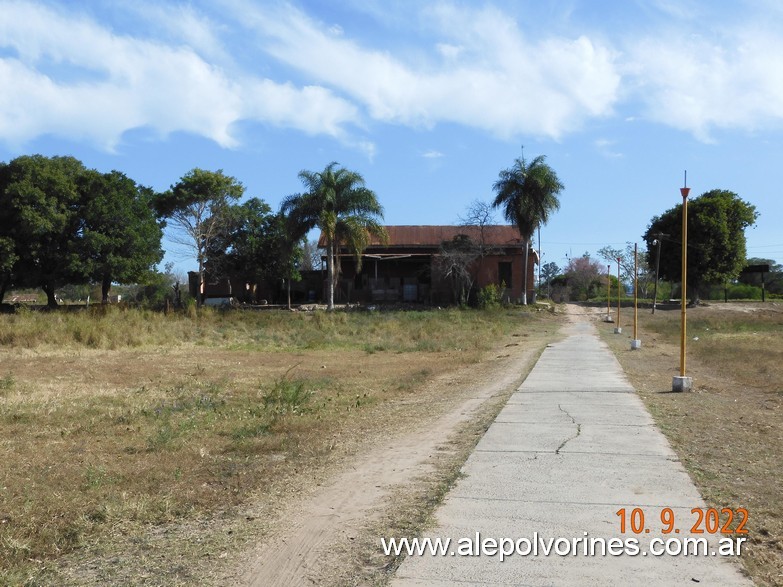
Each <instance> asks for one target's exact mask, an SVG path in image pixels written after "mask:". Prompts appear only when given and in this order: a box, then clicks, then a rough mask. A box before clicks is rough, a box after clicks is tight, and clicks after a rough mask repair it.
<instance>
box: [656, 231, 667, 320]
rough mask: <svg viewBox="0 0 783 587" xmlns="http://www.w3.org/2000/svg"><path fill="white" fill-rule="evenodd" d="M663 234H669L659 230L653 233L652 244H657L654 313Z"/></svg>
mask: <svg viewBox="0 0 783 587" xmlns="http://www.w3.org/2000/svg"><path fill="white" fill-rule="evenodd" d="M665 236H669V235H668V234H664V233H662V232H659V233H658V234H656V235H655V240H654V241H653V244H654V245H658V252H657V253H656V255H655V289H654V290H653V307H652V313H653V314H655V306H656V305H657V304H658V272H659V271H660V268H661V240H662V239H663V237H665Z"/></svg>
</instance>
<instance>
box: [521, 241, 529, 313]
mask: <svg viewBox="0 0 783 587" xmlns="http://www.w3.org/2000/svg"><path fill="white" fill-rule="evenodd" d="M528 248H529V245H528V239H525V273H524V274H523V281H522V305H523V306H527V256H528Z"/></svg>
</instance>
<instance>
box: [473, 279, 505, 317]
mask: <svg viewBox="0 0 783 587" xmlns="http://www.w3.org/2000/svg"><path fill="white" fill-rule="evenodd" d="M504 289H505V284H501V285H500V286H498V285H495V284H494V283H490V284H489V285H485V286H484V287H482V288H481V289H480V290H479V292H478V306H479V308H481V309H482V310H495V309H497V308H499V307H500V306H501V305H502V303H503V290H504Z"/></svg>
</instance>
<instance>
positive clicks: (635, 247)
mask: <svg viewBox="0 0 783 587" xmlns="http://www.w3.org/2000/svg"><path fill="white" fill-rule="evenodd" d="M638 247H639V245H637V244H636V243H634V245H633V339H634V340H638V339H639V337H638V336H637V334H638V332H639V294H638V293H637V292H638V290H639V257H638V255H639V250H638Z"/></svg>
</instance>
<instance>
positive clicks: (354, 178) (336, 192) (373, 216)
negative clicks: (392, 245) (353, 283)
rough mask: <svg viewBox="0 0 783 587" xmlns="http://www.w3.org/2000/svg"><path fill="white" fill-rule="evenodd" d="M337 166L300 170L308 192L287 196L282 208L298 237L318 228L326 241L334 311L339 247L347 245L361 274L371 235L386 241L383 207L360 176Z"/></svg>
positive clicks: (328, 277) (333, 164)
mask: <svg viewBox="0 0 783 587" xmlns="http://www.w3.org/2000/svg"><path fill="white" fill-rule="evenodd" d="M337 165H338V164H337V163H335V162H332V163H330V164H329V165H327V166H326V168H324V170H323V171H321V172H313V171H300V172H299V179H301V180H302V183H303V184H304V186H305V189H306V190H307V191H306V192H304V193H302V194H295V195H292V196H288V197H287V198H286V199H285V200H283V203H282V206H281V211H282V212H283V214H285V215H286V216H287V217H288V222H289V227H290V230H291V231H292V232H293V233H294V234H295V236H297V237H299V236H304V235H305V234H307V232H308V231H310V230H312V229H313V228H316V227H317V228H320V229H321V232H322V234H323V236H324V239H325V241H326V267H327V280H328V283H329V298H328V308H329V309H330V310H332V309H334V287H335V283H336V281H337V274H336V271H335V258H336V257H337V255H338V251H339V247H340V246H341V245H345V246H347V248H348V250H349V251H350V252H351V253H352V254H353V256H354V258H355V260H356V270H357V271H359V270H361V264H362V251H364V249H365V248H367V245H368V244H369V242H370V237H371V235H374V236H377V237H379V238H381V239H385V238H386V231H385V229H384V228H383V226H382V225H381V224H380V222H379V220H382V219H383V207H382V206H381V205H380V203H379V202H378V198H377V196H376V195H375V193H374V192H373V191H372V190H370V189H368V188H367V187H365V185H364V178H363V177H362V176H361V175H360V174H359V173H356V172H355V171H349V170H347V169H345V168H343V167H339V168H338V167H337Z"/></svg>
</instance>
